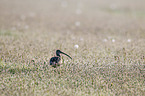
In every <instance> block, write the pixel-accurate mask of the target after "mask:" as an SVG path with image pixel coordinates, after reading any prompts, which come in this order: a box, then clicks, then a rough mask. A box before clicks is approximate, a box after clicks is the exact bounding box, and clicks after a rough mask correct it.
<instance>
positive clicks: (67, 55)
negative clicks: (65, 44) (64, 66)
mask: <svg viewBox="0 0 145 96" xmlns="http://www.w3.org/2000/svg"><path fill="white" fill-rule="evenodd" d="M61 53H62V54H64V55H66V56H68V57H69V58H70V59H72V58H71V57H70V56H69V55H67V54H66V53H64V52H61Z"/></svg>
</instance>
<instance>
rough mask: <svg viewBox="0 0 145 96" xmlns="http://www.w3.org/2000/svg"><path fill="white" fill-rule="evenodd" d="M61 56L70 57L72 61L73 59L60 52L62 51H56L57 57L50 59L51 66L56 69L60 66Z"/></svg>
mask: <svg viewBox="0 0 145 96" xmlns="http://www.w3.org/2000/svg"><path fill="white" fill-rule="evenodd" d="M60 54H64V55H66V56H68V57H69V58H70V59H72V58H71V57H70V56H69V55H67V54H66V53H64V52H62V51H60V50H56V56H55V57H52V58H51V59H50V65H51V66H52V67H54V68H56V67H58V66H60V64H61V56H60Z"/></svg>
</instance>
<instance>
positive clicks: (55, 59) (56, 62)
mask: <svg viewBox="0 0 145 96" xmlns="http://www.w3.org/2000/svg"><path fill="white" fill-rule="evenodd" d="M60 60H61V59H60V57H52V58H51V59H50V65H52V66H53V67H56V66H59V65H60V64H59V62H60Z"/></svg>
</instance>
